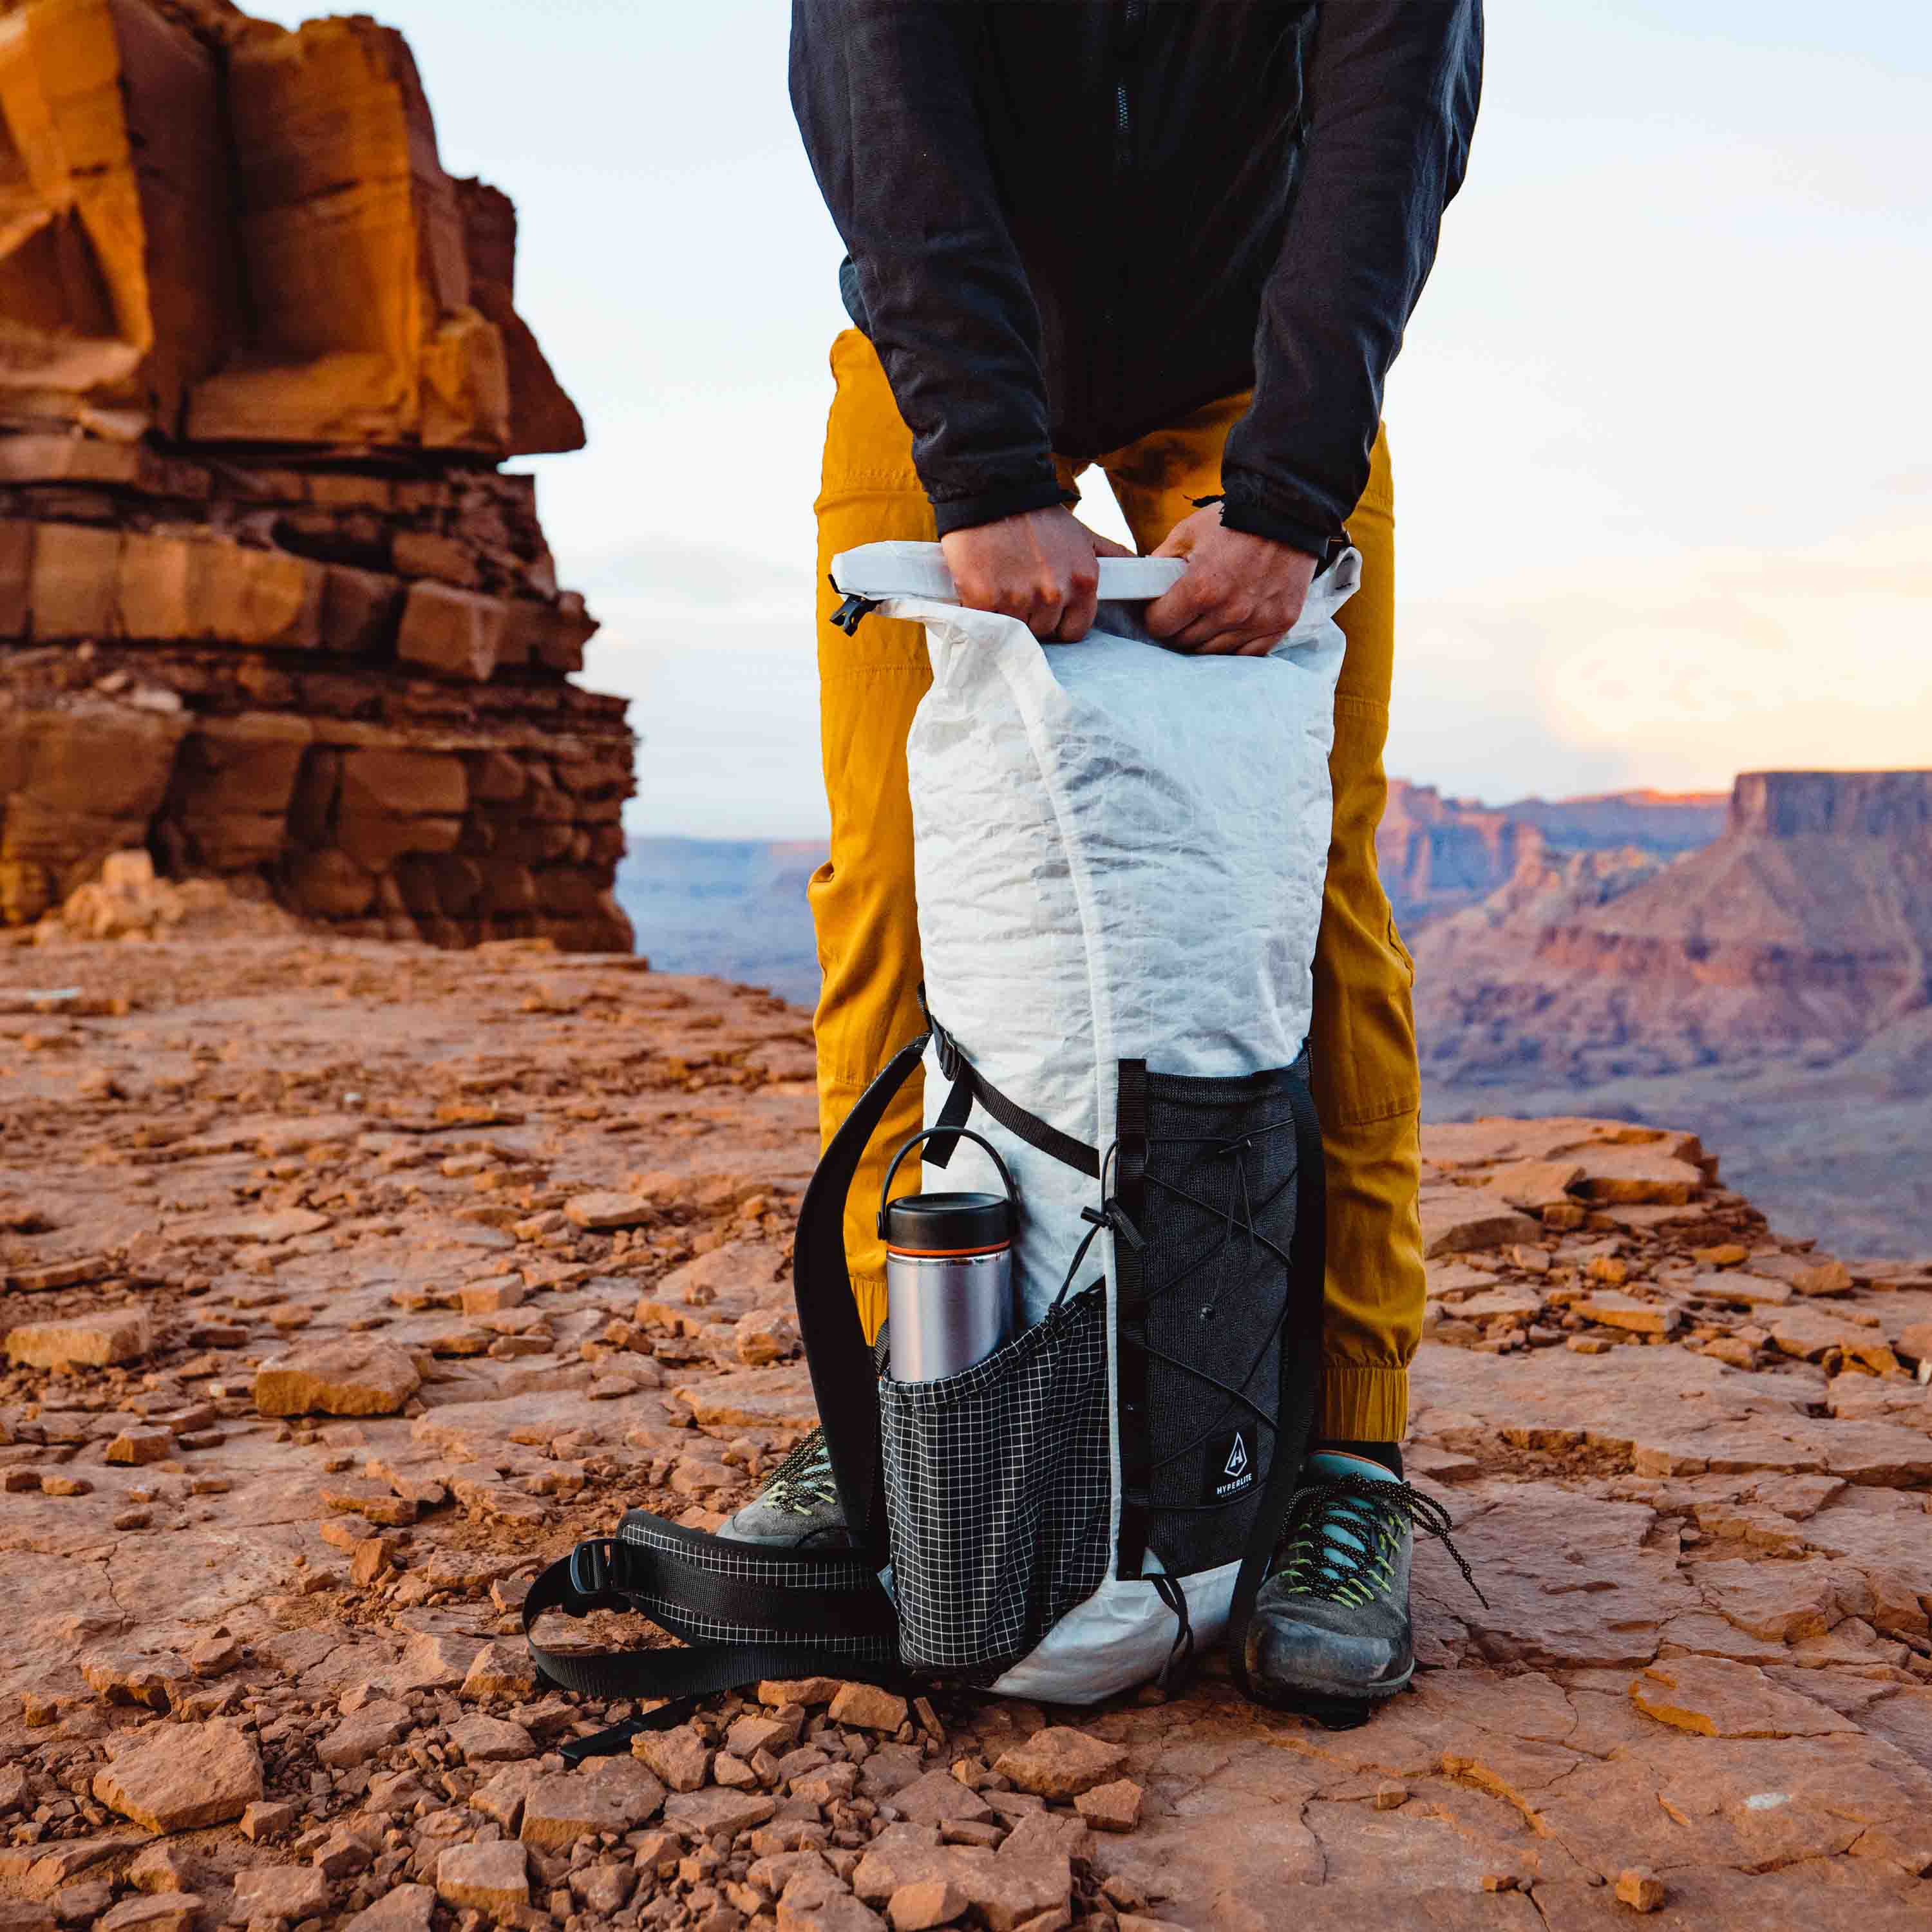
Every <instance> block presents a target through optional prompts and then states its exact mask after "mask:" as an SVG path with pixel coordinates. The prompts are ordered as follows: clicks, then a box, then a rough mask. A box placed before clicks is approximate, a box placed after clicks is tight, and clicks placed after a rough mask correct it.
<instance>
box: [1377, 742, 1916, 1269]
mask: <svg viewBox="0 0 1932 1932" xmlns="http://www.w3.org/2000/svg"><path fill="white" fill-rule="evenodd" d="M1928 826H1932V774H1928V773H1925V772H1751V773H1747V774H1746V775H1745V776H1743V777H1742V778H1739V781H1738V782H1737V786H1736V793H1735V796H1734V799H1733V805H1732V808H1731V812H1730V829H1728V830H1727V832H1726V833H1725V835H1724V837H1723V838H1721V839H1720V840H1719V841H1718V842H1717V843H1716V844H1713V845H1712V846H1710V847H1708V848H1706V850H1703V851H1700V852H1697V853H1693V854H1691V856H1688V857H1685V858H1682V859H1678V860H1676V862H1674V863H1669V864H1666V863H1664V862H1662V861H1661V860H1659V859H1657V858H1656V857H1655V856H1652V855H1650V854H1649V853H1643V852H1640V851H1635V850H1626V851H1624V852H1621V853H1617V852H1612V853H1601V852H1599V853H1578V854H1574V855H1571V856H1567V857H1566V856H1561V855H1557V854H1553V853H1550V852H1549V851H1548V850H1534V851H1532V852H1530V853H1528V854H1526V856H1525V857H1524V859H1523V861H1522V862H1521V863H1520V865H1519V867H1518V869H1517V873H1516V874H1515V876H1514V877H1513V878H1511V880H1510V881H1509V882H1508V884H1507V885H1505V886H1503V887H1502V889H1499V890H1498V891H1497V892H1493V893H1492V894H1491V895H1490V897H1489V898H1487V899H1485V900H1484V901H1483V902H1482V903H1481V904H1480V905H1478V906H1475V907H1470V908H1468V909H1466V910H1463V911H1460V912H1458V913H1454V915H1452V916H1449V917H1447V918H1444V919H1439V920H1437V921H1436V922H1433V924H1431V925H1430V926H1427V928H1426V929H1424V930H1423V931H1422V932H1421V933H1420V934H1419V935H1418V936H1417V938H1416V939H1415V945H1414V950H1415V956H1416V1015H1417V1025H1418V1032H1419V1034H1420V1036H1421V1045H1422V1052H1423V1065H1424V1074H1425V1078H1426V1080H1427V1093H1428V1097H1429V1100H1428V1104H1429V1106H1430V1109H1431V1112H1432V1113H1433V1114H1435V1115H1442V1116H1450V1115H1458V1114H1468V1113H1469V1112H1477V1111H1487V1110H1495V1109H1508V1110H1509V1111H1511V1112H1550V1111H1553V1110H1558V1109H1562V1110H1568V1109H1574V1108H1575V1107H1577V1106H1578V1105H1580V1104H1587V1105H1588V1106H1589V1107H1590V1108H1591V1109H1592V1110H1593V1111H1597V1112H1618V1113H1622V1114H1624V1115H1626V1116H1627V1117H1628V1118H1645V1117H1646V1116H1649V1117H1655V1115H1658V1114H1664V1115H1667V1116H1668V1117H1669V1118H1673V1119H1676V1120H1681V1121H1687V1122H1688V1123H1690V1124H1691V1125H1693V1126H1694V1127H1697V1129H1699V1130H1700V1131H1701V1132H1703V1133H1706V1134H1708V1135H1710V1136H1712V1137H1714V1138H1715V1137H1720V1136H1721V1138H1722V1139H1723V1140H1724V1145H1725V1146H1726V1147H1727V1149H1728V1150H1729V1151H1730V1155H1731V1158H1732V1162H1733V1168H1734V1170H1735V1171H1736V1172H1737V1174H1738V1175H1739V1176H1740V1178H1741V1180H1742V1181H1743V1182H1744V1183H1745V1184H1748V1186H1749V1187H1750V1188H1751V1191H1752V1193H1753V1194H1754V1197H1755V1198H1756V1199H1758V1200H1759V1201H1760V1202H1761V1203H1762V1204H1763V1205H1765V1206H1766V1208H1769V1209H1771V1210H1772V1211H1775V1212H1777V1213H1778V1214H1781V1215H1782V1216H1784V1217H1789V1219H1790V1221H1791V1222H1792V1223H1797V1224H1802V1225H1803V1226H1806V1227H1808V1228H1810V1229H1815V1230H1820V1231H1822V1232H1824V1233H1825V1234H1826V1235H1827V1236H1828V1238H1830V1239H1832V1240H1833V1241H1840V1242H1843V1243H1845V1244H1848V1245H1850V1246H1854V1247H1858V1248H1860V1249H1863V1250H1866V1251H1867V1252H1876V1251H1881V1250H1882V1251H1887V1252H1891V1253H1903V1252H1907V1251H1909V1250H1912V1249H1913V1248H1915V1247H1918V1246H1921V1245H1923V1244H1926V1243H1927V1242H1932V1178H1928V1177H1927V1172H1926V1169H1925V1164H1924V1160H1923V1158H1922V1150H1923V1148H1924V1139H1925V1095H1926V1094H1927V1092H1928V1091H1932V968H1928V966H1927V960H1928V958H1932V832H1928ZM1583 1096H1587V1097H1588V1098H1587V1101H1584V1100H1582V1098H1581V1097H1583Z"/></svg>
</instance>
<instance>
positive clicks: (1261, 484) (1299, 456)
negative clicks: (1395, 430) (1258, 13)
mask: <svg viewBox="0 0 1932 1932" xmlns="http://www.w3.org/2000/svg"><path fill="white" fill-rule="evenodd" d="M1482 62H1483V12H1482V0H1323V4H1322V6H1321V7H1320V8H1319V13H1318V16H1317V20H1316V30H1315V39H1314V45H1313V49H1312V52H1311V54H1310V59H1309V65H1308V73H1307V83H1306V87H1305V91H1304V92H1305V99H1306V102H1307V107H1306V110H1305V113H1306V123H1305V124H1306V130H1307V131H1306V136H1305V140H1304V147H1303V152H1302V160H1301V180H1300V182H1299V184H1298V188H1297V191H1296V195H1295V202H1294V205H1293V208H1292V212H1291V214H1290V215H1289V222H1288V227H1287V230H1286V235H1285V236H1284V238H1283V246H1282V251H1281V254H1280V257H1279V259H1278V260H1277V263H1276V265H1275V269H1274V274H1273V275H1272V276H1271V278H1270V280H1269V282H1268V287H1267V289H1266V290H1265V293H1264V295H1263V298H1262V313H1261V320H1260V322H1259V326H1257V329H1256V336H1255V396H1254V401H1253V404H1251V405H1250V408H1249V410H1248V413H1247V416H1244V418H1243V419H1241V422H1239V423H1238V424H1237V425H1235V429H1234V431H1233V433H1232V434H1231V435H1230V436H1229V439H1228V446H1227V451H1226V456H1225V458H1224V460H1223V466H1222V488H1223V490H1224V491H1225V492H1226V507H1225V508H1224V509H1223V512H1222V514H1223V519H1224V520H1225V521H1226V523H1227V524H1228V526H1229V527H1230V528H1231V529H1238V530H1246V531H1249V532H1252V533H1253V534H1254V535H1257V536H1266V537H1273V538H1277V539H1279V540H1280V541H1283V542H1285V543H1290V544H1293V545H1294V546H1295V547H1296V548H1297V549H1298V550H1309V551H1311V552H1313V553H1315V554H1316V555H1318V556H1319V555H1322V554H1323V553H1325V551H1326V550H1327V549H1328V546H1329V545H1330V544H1331V543H1333V542H1334V541H1336V540H1337V539H1338V538H1340V536H1341V535H1343V524H1344V522H1345V521H1346V519H1347V517H1348V516H1349V513H1350V512H1351V511H1352V510H1353V509H1354V508H1355V505H1356V503H1357V502H1358V500H1359V499H1360V498H1361V493H1362V490H1363V489H1364V486H1365V485H1366V484H1367V481H1368V476H1369V452H1370V449H1371V448H1372V447H1373V445H1374V442H1375V437H1376V424H1377V422H1378V421H1379V419H1380V416H1381V414H1382V384H1383V382H1384V380H1385V378H1386V377H1387V376H1388V371H1389V365H1391V363H1392V362H1394V360H1395V358H1396V352H1397V350H1399V349H1400V347H1402V338H1403V330H1404V329H1405V328H1406V326H1407V325H1408V322H1409V316H1410V314H1412V311H1414V309H1415V304H1416V301H1417V299H1418V297H1419V296H1421V293H1422V285H1423V284H1424V282H1425V281H1427V279H1428V277H1429V271H1430V266H1431V265H1432V264H1433V263H1434V261H1435V259H1436V238H1437V235H1438V233H1439V229H1440V227H1441V223H1442V211H1443V209H1444V208H1445V207H1446V206H1447V205H1448V202H1449V201H1450V199H1451V197H1453V196H1454V194H1455V193H1456V191H1457V189H1458V188H1459V187H1461V186H1462V184H1463V171H1464V169H1465V167H1466V165H1467V163H1468V159H1469V137H1470V133H1471V130H1472V128H1473V127H1474V126H1475V118H1476V104H1477V99H1478V95H1479V93H1480V91H1481V80H1482Z"/></svg>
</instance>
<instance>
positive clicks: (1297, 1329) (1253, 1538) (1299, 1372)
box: [1228, 1082, 1328, 1703]
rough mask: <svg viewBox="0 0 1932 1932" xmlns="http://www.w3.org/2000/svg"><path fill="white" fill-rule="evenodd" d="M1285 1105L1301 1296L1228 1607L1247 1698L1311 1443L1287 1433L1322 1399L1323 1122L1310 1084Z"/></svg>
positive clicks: (1295, 1286)
mask: <svg viewBox="0 0 1932 1932" xmlns="http://www.w3.org/2000/svg"><path fill="white" fill-rule="evenodd" d="M1288 1103H1289V1108H1290V1109H1291V1110H1292V1112H1293V1114H1294V1116H1295V1239H1294V1241H1293V1243H1292V1245H1291V1247H1290V1248H1289V1263H1290V1272H1289V1292H1290V1293H1291V1294H1292V1295H1298V1296H1299V1298H1300V1302H1301V1320H1300V1321H1295V1320H1292V1319H1291V1320H1288V1321H1285V1322H1283V1325H1282V1334H1281V1399H1280V1409H1279V1411H1278V1414H1279V1415H1280V1424H1279V1426H1278V1427H1277V1429H1276V1431H1275V1441H1274V1459H1273V1460H1272V1462H1271V1463H1270V1465H1269V1468H1268V1485H1267V1487H1266V1488H1265V1490H1263V1491H1262V1501H1261V1507H1260V1508H1259V1510H1257V1511H1256V1513H1255V1523H1254V1528H1253V1530H1252V1531H1251V1532H1250V1534H1249V1537H1248V1547H1247V1550H1245V1551H1244V1553H1243V1554H1242V1557H1241V1573H1240V1574H1239V1575H1238V1577H1236V1579H1235V1595H1234V1601H1233V1602H1232V1604H1230V1606H1229V1611H1228V1665H1229V1671H1230V1673H1232V1676H1233V1677H1234V1679H1235V1683H1236V1684H1238V1685H1239V1686H1240V1687H1241V1694H1242V1695H1243V1696H1244V1697H1247V1698H1248V1699H1250V1700H1251V1701H1253V1702H1257V1703H1258V1702H1259V1701H1260V1700H1259V1699H1256V1697H1255V1692H1254V1687H1253V1685H1252V1684H1251V1683H1250V1681H1249V1679H1248V1664H1247V1649H1248V1625H1250V1622H1252V1621H1253V1618H1254V1614H1255V1599H1256V1598H1257V1597H1258V1596H1259V1595H1261V1588H1262V1584H1263V1583H1265V1581H1266V1580H1267V1578H1268V1567H1269V1565H1270V1564H1271V1562H1273V1561H1274V1549H1275V1543H1276V1540H1277V1538H1279V1537H1280V1534H1281V1526H1282V1525H1283V1523H1285V1522H1286V1520H1287V1518H1288V1506H1289V1503H1290V1502H1292V1501H1293V1500H1294V1497H1295V1488H1296V1486H1297V1485H1298V1484H1299V1483H1300V1481H1301V1466H1302V1460H1303V1457H1304V1455H1305V1454H1306V1452H1307V1444H1306V1443H1305V1442H1295V1441H1293V1440H1292V1439H1290V1437H1289V1430H1290V1429H1291V1427H1293V1426H1294V1423H1295V1418H1297V1417H1298V1416H1304V1417H1309V1418H1312V1417H1313V1415H1314V1413H1315V1406H1316V1402H1317V1401H1318V1400H1319V1394H1320V1390H1319V1380H1320V1376H1321V1373H1322V1306H1323V1301H1324V1298H1325V1294H1326V1289H1327V1281H1326V1277H1327V1272H1328V1191H1327V1184H1326V1178H1325V1173H1324V1170H1323V1166H1322V1127H1321V1123H1320V1122H1319V1121H1318V1120H1317V1119H1316V1113H1315V1102H1314V1099H1313V1096H1312V1095H1311V1094H1310V1092H1309V1091H1308V1089H1307V1087H1306V1086H1305V1085H1301V1084H1300V1083H1299V1082H1298V1083H1296V1084H1295V1085H1292V1086H1290V1087H1289V1090H1288Z"/></svg>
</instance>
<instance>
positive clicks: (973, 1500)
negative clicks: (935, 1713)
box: [879, 1286, 1112, 1682]
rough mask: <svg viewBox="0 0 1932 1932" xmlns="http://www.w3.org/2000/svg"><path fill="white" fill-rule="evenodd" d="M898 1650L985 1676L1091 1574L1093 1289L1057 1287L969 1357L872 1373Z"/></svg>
mask: <svg viewBox="0 0 1932 1932" xmlns="http://www.w3.org/2000/svg"><path fill="white" fill-rule="evenodd" d="M879 1422H880V1441H881V1443H882V1445H883V1451H884V1458H883V1460H884V1475H885V1489H886V1512H887V1514H888V1516H889V1519H890V1521H891V1525H892V1580H893V1586H894V1593H895V1595H896V1597H897V1598H898V1612H899V1655H900V1659H901V1662H903V1663H904V1664H906V1665H907V1667H909V1668H912V1669H916V1670H943V1671H946V1672H948V1673H953V1674H956V1675H959V1676H965V1677H969V1678H975V1679H981V1680H983V1681H986V1682H990V1681H991V1680H992V1679H993V1678H995V1677H997V1676H999V1674H1000V1673H1001V1672H1002V1671H1003V1670H1006V1669H1007V1667H1009V1666H1010V1665H1011V1664H1013V1663H1015V1662H1016V1661H1018V1660H1019V1658H1022V1657H1024V1656H1025V1655H1026V1654H1027V1652H1028V1651H1030V1650H1031V1649H1033V1647H1034V1645H1035V1644H1036V1643H1038V1642H1039V1641H1040V1638H1041V1637H1042V1636H1043V1634H1045V1633H1046V1631H1048V1630H1049V1628H1052V1625H1054V1624H1055V1623H1056V1622H1058V1620H1059V1619H1061V1617H1062V1616H1064V1615H1065V1614H1066V1613H1067V1611H1068V1610H1071V1609H1072V1608H1073V1606H1074V1605H1075V1604H1077V1603H1079V1602H1080V1601H1082V1598H1086V1597H1089V1596H1091V1595H1093V1593H1094V1591H1095V1590H1096V1589H1098V1588H1099V1587H1100V1583H1101V1580H1102V1579H1103V1577H1105V1576H1106V1571H1107V1562H1108V1556H1109V1548H1108V1539H1109V1519H1110V1517H1111V1514H1112V1511H1111V1501H1112V1499H1111V1493H1110V1489H1111V1469H1110V1463H1109V1441H1108V1436H1109V1431H1108V1419H1107V1320H1106V1294H1105V1292H1104V1291H1103V1289H1101V1288H1100V1287H1099V1286H1094V1287H1092V1288H1090V1289H1088V1290H1087V1291H1086V1292H1085V1293H1084V1294H1081V1295H1076V1296H1073V1297H1070V1298H1069V1299H1068V1300H1067V1301H1065V1302H1064V1303H1062V1304H1061V1305H1060V1306H1059V1307H1057V1308H1055V1310H1053V1311H1052V1313H1049V1315H1048V1316H1047V1317H1046V1320H1044V1321H1043V1322H1039V1323H1037V1324H1036V1325H1034V1327H1033V1328H1029V1329H1028V1330H1026V1331H1025V1332H1024V1333H1023V1334H1020V1335H1019V1336H1016V1337H1015V1338H1014V1339H1013V1340H1012V1341H1010V1342H1009V1343H1007V1344H1006V1345H1005V1346H1004V1347H1003V1348H1001V1349H996V1350H995V1352H993V1353H992V1355H989V1356H988V1357H987V1358H986V1360H985V1361H983V1362H980V1363H977V1364H975V1365H974V1367H971V1368H970V1369H968V1370H965V1372H964V1373H962V1374H959V1375H956V1376H946V1377H945V1378H944V1379H942V1380H941V1381H938V1382H895V1381H894V1380H893V1379H892V1378H891V1377H890V1376H887V1377H886V1378H885V1379H883V1380H882V1381H881V1382H880V1384H879Z"/></svg>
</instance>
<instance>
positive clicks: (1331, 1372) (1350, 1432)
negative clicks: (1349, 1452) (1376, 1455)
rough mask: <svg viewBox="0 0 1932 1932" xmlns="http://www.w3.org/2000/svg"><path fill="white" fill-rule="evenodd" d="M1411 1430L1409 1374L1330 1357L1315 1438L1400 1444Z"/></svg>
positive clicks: (1330, 1440) (1331, 1440) (1323, 1383)
mask: <svg viewBox="0 0 1932 1932" xmlns="http://www.w3.org/2000/svg"><path fill="white" fill-rule="evenodd" d="M1408 1430H1409V1371H1408V1370H1406V1369H1376V1368H1369V1367H1365V1366H1364V1364H1361V1363H1360V1362H1344V1361H1337V1359H1336V1358H1334V1356H1332V1355H1331V1356H1330V1357H1329V1358H1328V1359H1327V1360H1326V1361H1325V1362H1323V1364H1322V1413H1321V1415H1320V1417H1319V1419H1318V1420H1317V1421H1316V1425H1315V1433H1316V1435H1317V1436H1319V1437H1321V1438H1322V1439H1325V1440H1327V1441H1329V1442H1400V1441H1401V1440H1402V1439H1403V1436H1405V1435H1406V1434H1407V1433H1408Z"/></svg>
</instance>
